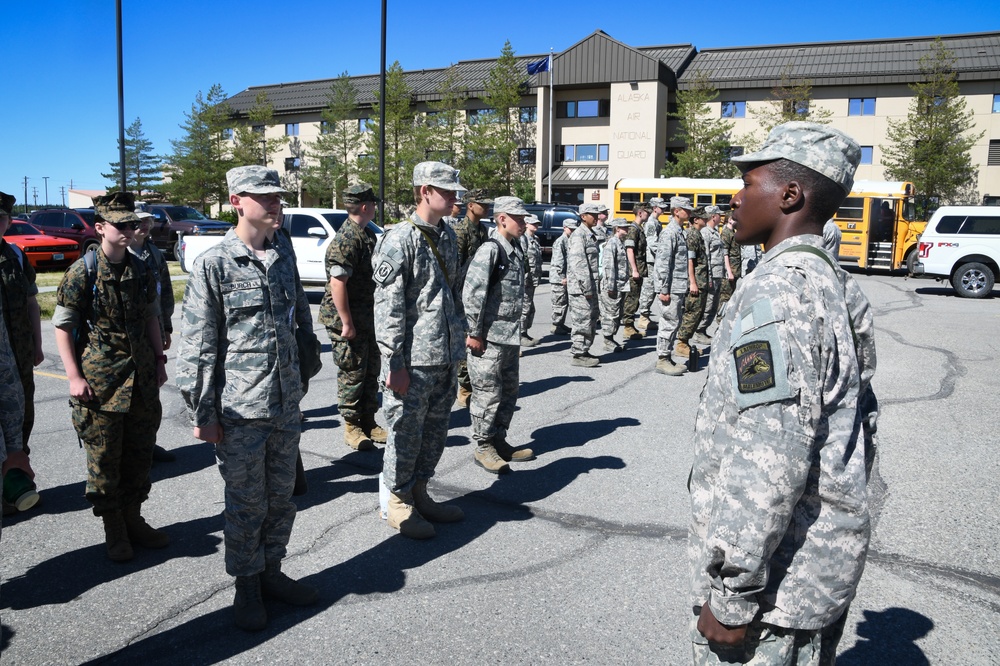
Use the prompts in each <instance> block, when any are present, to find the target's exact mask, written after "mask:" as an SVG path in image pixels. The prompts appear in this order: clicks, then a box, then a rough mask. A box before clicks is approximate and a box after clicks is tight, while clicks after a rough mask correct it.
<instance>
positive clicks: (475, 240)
mask: <svg viewBox="0 0 1000 666" xmlns="http://www.w3.org/2000/svg"><path fill="white" fill-rule="evenodd" d="M452 228H453V229H454V230H455V246H456V248H457V250H458V265H459V267H461V268H462V270H463V271H464V270H465V268H466V267H467V266H468V265H469V260H470V259H472V257H473V255H475V254H476V251H477V250H478V249H479V246H480V245H482V244H483V243H485V242H486V239H487V238H489V229H488V228H487V227H486V225H485V224H483V223H482V222H474V221H473V220H472V218H471V217H468V216H466V217H465V218H464V219H463V220H462V221H461V222H457V223H455V225H454V226H453V227H452Z"/></svg>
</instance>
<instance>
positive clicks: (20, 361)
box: [0, 238, 38, 372]
mask: <svg viewBox="0 0 1000 666" xmlns="http://www.w3.org/2000/svg"><path fill="white" fill-rule="evenodd" d="M22 262H23V263H22ZM37 294H38V287H37V286H36V285H35V269H34V268H32V267H31V263H30V262H29V261H28V258H27V257H25V256H24V254H23V253H21V252H19V250H17V249H15V247H14V246H13V245H11V244H9V243H8V242H7V241H5V240H3V238H0V295H2V297H3V319H4V322H5V323H6V326H7V332H8V334H9V335H8V336H7V337H8V339H9V340H10V348H11V350H12V351H13V352H14V358H15V359H16V360H17V367H18V368H19V369H20V370H21V371H22V372H24V370H25V369H30V368H33V367H34V366H35V330H34V328H33V327H32V325H31V317H30V316H29V315H28V299H29V298H30V297H32V296H35V295H37Z"/></svg>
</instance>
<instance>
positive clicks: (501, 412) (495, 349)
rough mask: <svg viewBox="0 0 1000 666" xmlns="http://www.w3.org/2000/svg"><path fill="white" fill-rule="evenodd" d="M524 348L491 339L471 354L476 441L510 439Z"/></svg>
mask: <svg viewBox="0 0 1000 666" xmlns="http://www.w3.org/2000/svg"><path fill="white" fill-rule="evenodd" d="M520 369H521V358H520V349H519V348H518V347H517V346H511V345H497V344H493V343H488V344H487V345H486V350H485V351H484V352H483V353H482V354H481V355H479V356H476V355H474V354H469V375H470V376H471V377H472V400H471V401H470V402H469V416H470V418H471V420H472V438H473V439H474V440H476V442H491V441H493V440H494V439H496V438H499V439H503V440H506V436H507V429H508V428H510V422H511V419H513V417H514V410H515V409H516V407H517V393H518V391H519V390H520V381H521V380H520Z"/></svg>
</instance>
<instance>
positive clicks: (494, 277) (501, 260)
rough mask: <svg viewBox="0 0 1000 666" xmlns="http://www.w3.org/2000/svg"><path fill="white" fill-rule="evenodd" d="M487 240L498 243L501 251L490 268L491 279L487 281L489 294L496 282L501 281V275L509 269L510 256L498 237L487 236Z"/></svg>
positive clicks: (498, 248)
mask: <svg viewBox="0 0 1000 666" xmlns="http://www.w3.org/2000/svg"><path fill="white" fill-rule="evenodd" d="M486 242H487V243H493V244H494V245H496V246H497V250H498V251H499V253H500V254H499V255H498V256H497V259H496V261H495V262H493V268H492V269H490V279H489V281H488V282H487V283H486V293H487V294H488V293H490V291H491V290H492V289H493V287H494V286H496V283H497V282H499V281H500V278H501V276H502V275H503V274H504V273H505V272H506V271H507V266H508V262H509V261H510V257H509V256H508V255H507V251H506V250H505V249H503V245H501V244H500V241H498V240H497V239H496V238H487V239H486Z"/></svg>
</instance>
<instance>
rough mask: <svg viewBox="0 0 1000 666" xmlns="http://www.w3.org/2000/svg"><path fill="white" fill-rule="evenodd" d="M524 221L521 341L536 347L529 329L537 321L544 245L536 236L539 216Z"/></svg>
mask: <svg viewBox="0 0 1000 666" xmlns="http://www.w3.org/2000/svg"><path fill="white" fill-rule="evenodd" d="M522 206H523V204H522ZM493 216H494V217H496V204H494V206H493ZM524 223H525V229H526V231H525V233H524V235H523V236H521V249H522V250H523V251H524V304H523V305H522V307H521V341H520V342H521V346H522V347H534V346H535V345H537V344H538V340H536V339H534V338H533V337H531V336H530V335H529V334H528V331H529V330H530V329H531V324H532V323H533V322H534V321H535V287H537V286H538V285H539V283H541V281H542V246H541V244H539V242H538V239H537V238H536V237H535V234H536V233H537V232H538V224H539V220H538V218H537V217H535V216H534V215H527V217H525V218H524Z"/></svg>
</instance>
